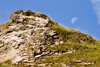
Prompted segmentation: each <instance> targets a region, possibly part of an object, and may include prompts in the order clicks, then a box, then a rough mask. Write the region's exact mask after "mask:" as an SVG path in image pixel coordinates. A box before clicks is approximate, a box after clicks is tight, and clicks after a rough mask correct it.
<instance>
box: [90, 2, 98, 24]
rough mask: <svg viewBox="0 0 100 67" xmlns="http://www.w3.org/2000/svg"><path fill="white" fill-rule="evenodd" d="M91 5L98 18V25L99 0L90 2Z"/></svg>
mask: <svg viewBox="0 0 100 67" xmlns="http://www.w3.org/2000/svg"><path fill="white" fill-rule="evenodd" d="M90 1H91V2H92V3H93V8H94V10H95V12H96V15H97V17H98V23H99V24H100V0H90Z"/></svg>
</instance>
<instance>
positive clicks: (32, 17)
mask: <svg viewBox="0 0 100 67" xmlns="http://www.w3.org/2000/svg"><path fill="white" fill-rule="evenodd" d="M49 20H50V19H49V18H48V17H47V16H46V15H44V14H39V13H34V12H32V11H30V10H19V11H16V12H14V13H13V14H12V15H11V17H10V20H9V22H10V24H9V26H8V27H7V28H6V29H4V28H0V62H2V61H5V60H8V59H11V60H12V62H13V63H18V62H20V61H24V62H25V63H28V62H34V61H36V58H41V57H43V56H44V57H45V56H48V55H52V54H53V53H54V52H52V53H50V52H49V50H47V49H46V48H45V45H50V46H52V44H56V45H58V43H61V44H62V43H63V41H61V42H58V41H59V40H58V38H59V37H57V35H58V34H57V33H56V32H55V31H53V30H51V29H50V27H49V26H48V24H49Z"/></svg>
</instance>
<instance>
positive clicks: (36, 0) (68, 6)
mask: <svg viewBox="0 0 100 67" xmlns="http://www.w3.org/2000/svg"><path fill="white" fill-rule="evenodd" d="M26 9H29V10H31V11H33V12H36V13H37V12H40V13H44V14H46V15H48V16H49V17H50V18H52V20H54V21H56V22H57V23H59V24H61V25H62V26H64V27H67V28H70V29H75V30H79V31H81V32H83V33H86V34H89V35H91V36H92V37H94V38H96V39H99V40H100V0H0V24H3V23H6V22H8V21H9V17H10V15H11V14H12V13H13V12H14V11H17V10H26Z"/></svg>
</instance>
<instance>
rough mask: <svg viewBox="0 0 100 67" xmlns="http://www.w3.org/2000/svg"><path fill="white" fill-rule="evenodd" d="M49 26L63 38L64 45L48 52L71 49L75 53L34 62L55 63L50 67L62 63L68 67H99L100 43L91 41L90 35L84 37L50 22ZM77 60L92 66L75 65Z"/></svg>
mask: <svg viewBox="0 0 100 67" xmlns="http://www.w3.org/2000/svg"><path fill="white" fill-rule="evenodd" d="M50 22H51V23H50V26H51V28H52V29H53V30H55V31H56V32H57V33H58V34H60V35H59V37H61V38H63V40H64V44H59V45H58V46H57V45H55V47H53V48H51V47H48V49H50V50H58V51H60V50H64V49H70V48H73V49H75V50H76V52H75V53H69V54H62V55H60V56H58V57H57V58H54V57H47V58H45V60H41V61H38V62H36V64H39V63H56V64H54V66H52V67H58V66H59V67H60V63H64V64H66V65H68V66H75V67H85V66H87V67H94V66H95V67H100V64H99V63H100V41H99V40H96V39H93V38H92V37H91V36H90V35H86V34H84V33H81V32H80V31H76V30H72V29H67V28H64V27H62V26H60V25H59V24H57V23H55V22H53V21H52V20H50ZM77 60H80V61H82V62H91V63H94V64H93V65H84V64H78V63H76V61H77Z"/></svg>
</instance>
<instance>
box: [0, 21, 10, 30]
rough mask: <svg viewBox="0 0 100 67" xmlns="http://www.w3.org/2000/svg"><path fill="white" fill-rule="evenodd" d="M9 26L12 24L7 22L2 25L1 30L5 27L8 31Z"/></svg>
mask: <svg viewBox="0 0 100 67" xmlns="http://www.w3.org/2000/svg"><path fill="white" fill-rule="evenodd" d="M9 24H10V22H7V23H5V24H2V25H0V28H1V27H3V28H6V29H7V28H8V26H9Z"/></svg>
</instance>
